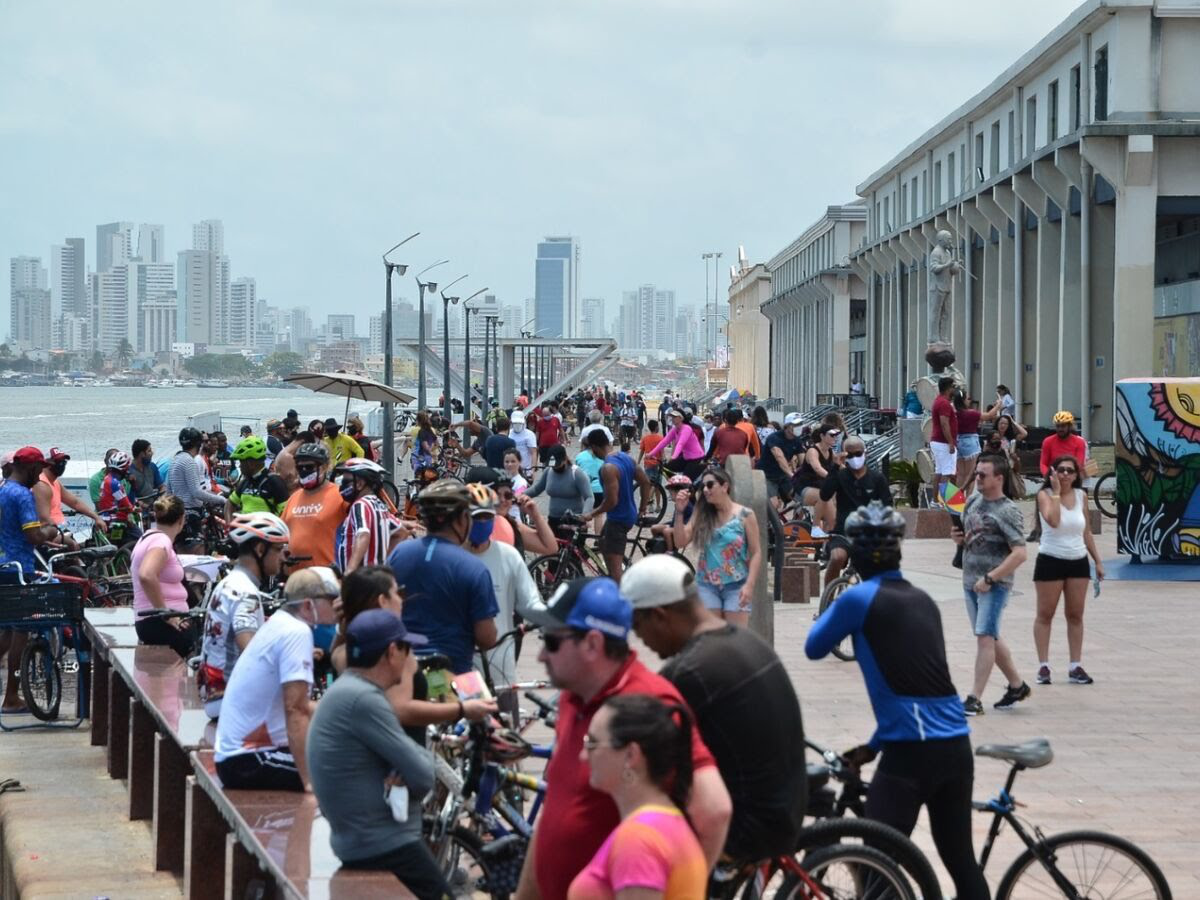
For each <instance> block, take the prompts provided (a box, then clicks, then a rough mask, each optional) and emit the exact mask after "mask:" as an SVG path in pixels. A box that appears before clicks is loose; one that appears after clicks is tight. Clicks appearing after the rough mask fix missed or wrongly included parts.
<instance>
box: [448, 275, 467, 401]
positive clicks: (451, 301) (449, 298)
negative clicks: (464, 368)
mask: <svg viewBox="0 0 1200 900" xmlns="http://www.w3.org/2000/svg"><path fill="white" fill-rule="evenodd" d="M467 277H468V276H466V275H459V276H458V277H457V278H455V279H454V280H453V281H452V282H450V283H449V284H448V285H446V286H445V287H444V288H442V415H443V416H445V417H446V421H447V422H449V421H450V304H451V303H457V302H458V301H459V300H460V299H461V298H460V297H447V296H446V291H448V290H450V288H452V287H454V285H456V284H458V283H459V282H460V281H462V280H463V279H464V278H467Z"/></svg>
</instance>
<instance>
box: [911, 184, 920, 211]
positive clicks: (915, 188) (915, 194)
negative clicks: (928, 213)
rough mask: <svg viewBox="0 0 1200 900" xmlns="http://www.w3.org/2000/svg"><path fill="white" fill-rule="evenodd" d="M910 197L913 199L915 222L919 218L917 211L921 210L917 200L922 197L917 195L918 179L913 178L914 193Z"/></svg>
mask: <svg viewBox="0 0 1200 900" xmlns="http://www.w3.org/2000/svg"><path fill="white" fill-rule="evenodd" d="M910 196H911V197H912V219H913V221H915V220H916V218H917V215H918V213H917V210H918V209H919V208H920V207H919V204H918V203H917V200H918V199H919V197H920V195H919V194H918V193H917V179H916V178H913V180H912V193H911V195H910Z"/></svg>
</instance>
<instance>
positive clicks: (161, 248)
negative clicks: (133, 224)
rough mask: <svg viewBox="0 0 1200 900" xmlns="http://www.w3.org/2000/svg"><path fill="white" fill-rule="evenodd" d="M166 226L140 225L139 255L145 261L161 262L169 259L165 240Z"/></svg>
mask: <svg viewBox="0 0 1200 900" xmlns="http://www.w3.org/2000/svg"><path fill="white" fill-rule="evenodd" d="M164 231H165V230H164V228H163V226H161V225H146V224H142V225H139V226H138V244H137V255H138V258H140V259H141V260H142V261H143V262H150V263H161V262H166V261H167V248H166V243H165V241H164Z"/></svg>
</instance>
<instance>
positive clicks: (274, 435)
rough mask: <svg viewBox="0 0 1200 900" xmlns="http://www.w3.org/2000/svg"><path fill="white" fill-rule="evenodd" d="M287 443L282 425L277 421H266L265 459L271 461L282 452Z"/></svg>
mask: <svg viewBox="0 0 1200 900" xmlns="http://www.w3.org/2000/svg"><path fill="white" fill-rule="evenodd" d="M286 443H287V436H286V435H285V433H284V429H283V423H282V422H280V421H279V420H278V419H267V459H268V460H272V459H274V458H275V457H277V456H278V455H279V454H280V452H281V451H282V450H283V445H284V444H286Z"/></svg>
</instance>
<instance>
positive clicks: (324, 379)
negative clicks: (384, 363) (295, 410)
mask: <svg viewBox="0 0 1200 900" xmlns="http://www.w3.org/2000/svg"><path fill="white" fill-rule="evenodd" d="M283 380H284V381H287V382H291V383H292V384H298V385H300V387H303V388H308V389H309V390H310V391H313V392H315V393H317V394H335V395H336V396H338V397H340V396H342V395H343V394H344V395H345V396H346V414H345V415H344V416H343V417H342V424H343V425H344V424H345V420H346V419H347V418H349V417H350V401H351V400H365V401H366V402H367V403H403V404H409V403H412V402H413V400H414V399H416V398H414V397H413V396H412V395H411V394H406V393H404V391H401V390H398V389H396V388H394V387H388V386H387V385H386V384H383V383H381V382H378V381H373V380H372V379H370V378H366V377H364V376H362V375H352V374H350V373H349V372H296V373H295V374H293V375H285V376H284V379H283Z"/></svg>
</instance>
